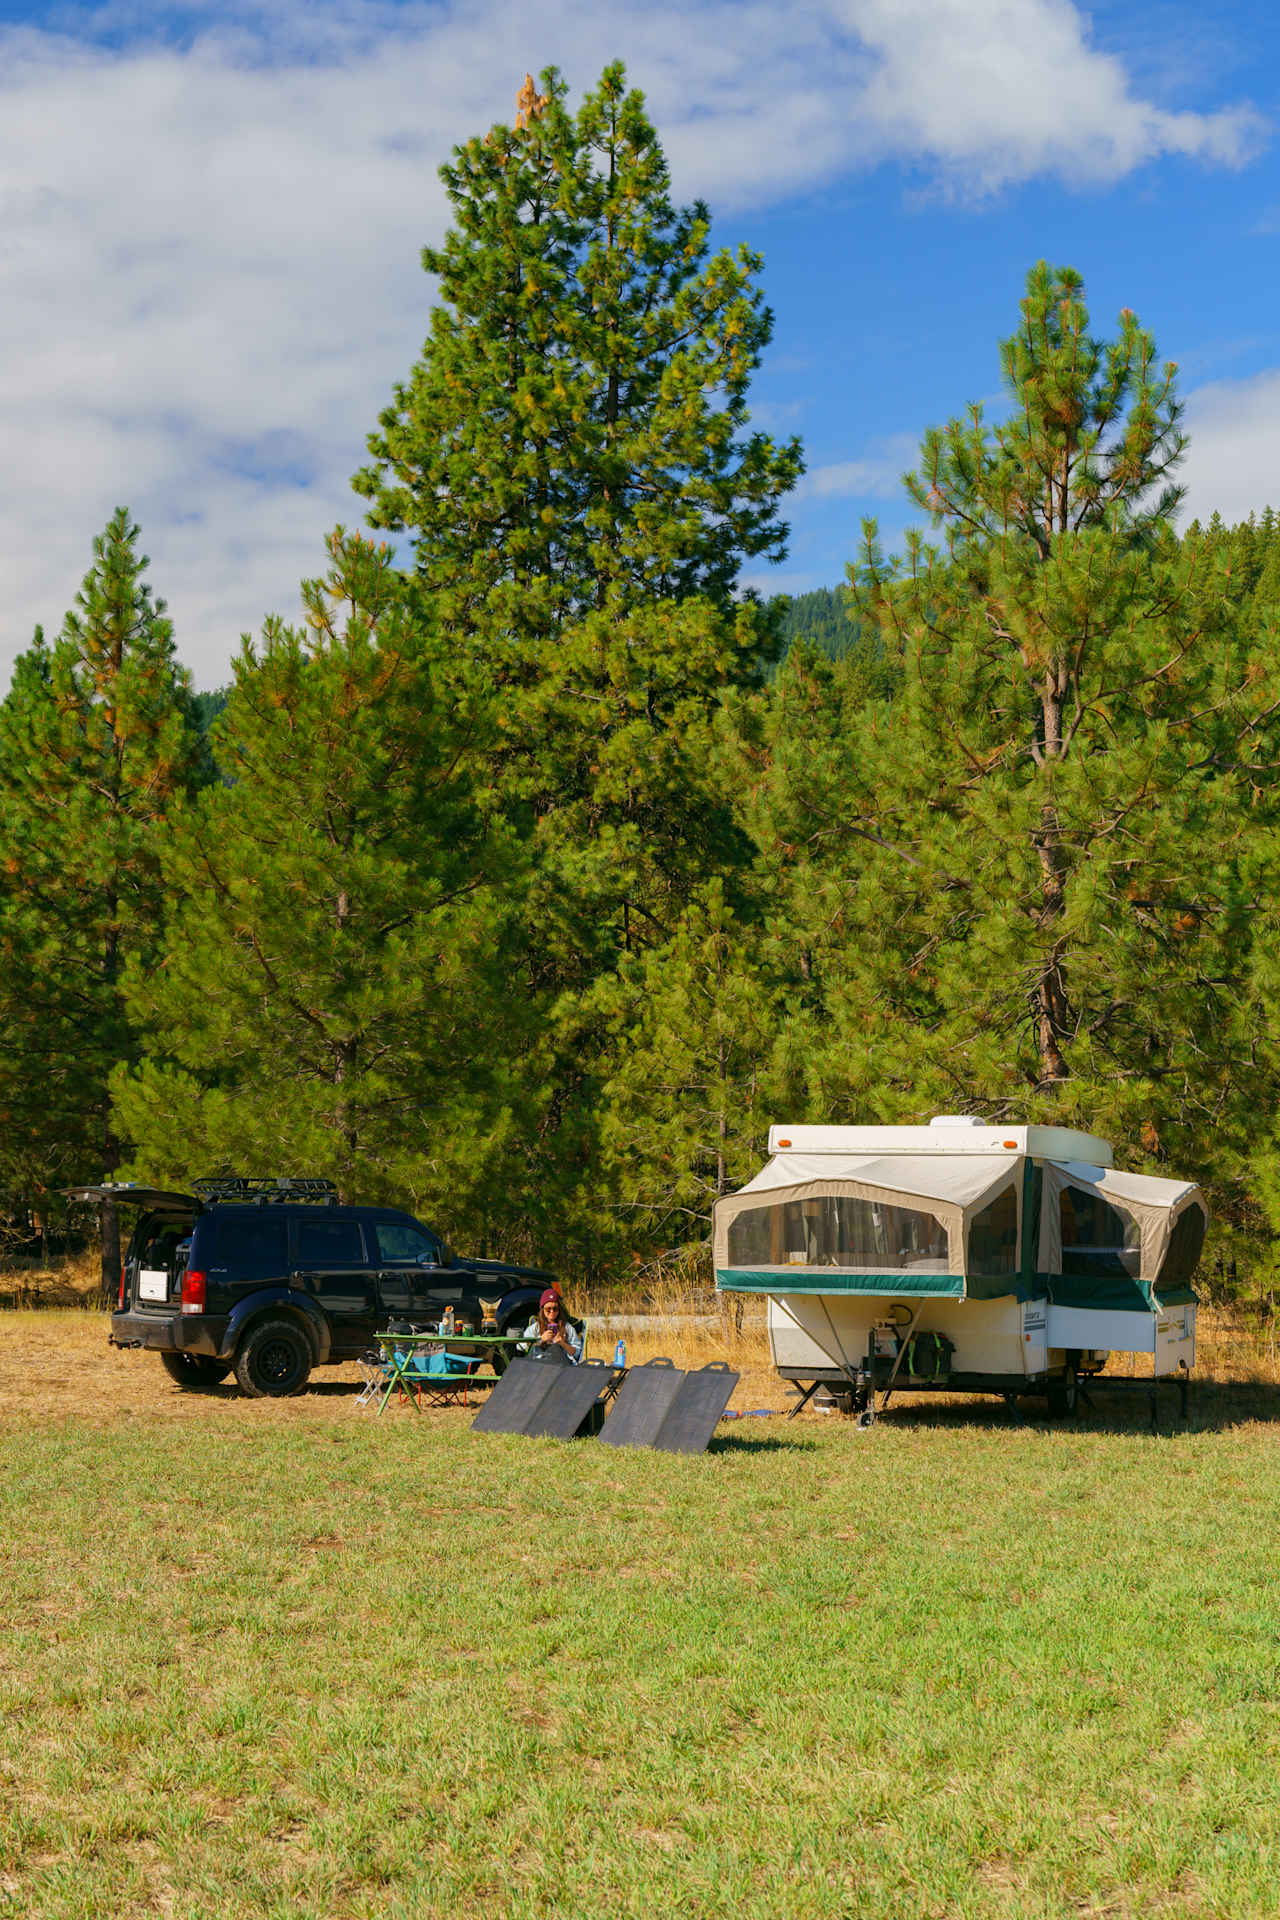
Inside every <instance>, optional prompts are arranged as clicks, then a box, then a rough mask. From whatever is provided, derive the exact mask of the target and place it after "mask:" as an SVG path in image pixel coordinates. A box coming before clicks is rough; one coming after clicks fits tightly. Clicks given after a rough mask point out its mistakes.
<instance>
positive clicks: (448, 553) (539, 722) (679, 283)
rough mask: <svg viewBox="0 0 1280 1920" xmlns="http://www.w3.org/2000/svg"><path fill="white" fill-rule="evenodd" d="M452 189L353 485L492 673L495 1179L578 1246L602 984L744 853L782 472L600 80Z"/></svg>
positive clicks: (499, 131)
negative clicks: (507, 830)
mask: <svg viewBox="0 0 1280 1920" xmlns="http://www.w3.org/2000/svg"><path fill="white" fill-rule="evenodd" d="M443 177H444V180H445V184H446V188H447V190H448V192H449V196H450V200H451V203H452V206H453V210H454V224H453V226H452V228H451V230H450V232H449V234H448V236H447V238H446V240H445V243H444V246H443V247H442V248H440V249H436V250H432V249H428V250H427V252H426V253H425V254H424V256H423V263H424V266H425V267H426V268H427V269H428V270H429V271H431V272H433V273H434V274H436V275H437V276H438V283H439V304H438V305H437V307H436V309H435V311H434V313H433V315H432V321H431V332H430V336H429V338H428V340H427V343H426V346H425V349H424V352H423V355H422V358H421V359H420V361H419V362H418V364H417V366H416V367H415V368H414V370H413V372H412V375H411V376H410V379H409V380H408V381H407V382H406V383H405V384H404V385H403V386H401V387H399V388H397V390H396V393H395V397H394V402H393V405H392V406H391V407H390V408H388V409H387V411H386V412H385V413H384V414H383V416H382V419H381V423H380V427H379V431H378V432H377V433H375V434H374V435H373V436H372V437H371V439H370V442H369V445H370V451H371V454H372V455H373V460H372V463H371V464H370V466H368V467H367V468H366V469H365V470H364V471H363V472H362V473H361V474H359V475H357V477H356V481H355V484H356V487H357V489H358V490H359V491H360V492H362V493H364V494H365V495H366V497H367V498H368V499H369V501H370V513H369V518H370V520H371V522H372V523H373V524H374V525H375V526H381V527H386V528H389V529H392V530H394V531H396V532H401V533H407V534H408V536H409V539H410V543H411V547H412V553H413V566H412V572H411V576H410V593H411V597H412V598H414V599H416V603H417V604H419V605H421V606H424V607H426V606H430V607H431V608H432V609H433V617H438V618H440V620H441V621H442V622H443V623H444V624H446V625H447V627H448V629H449V631H450V633H451V636H452V639H453V643H454V648H455V657H456V658H457V659H458V661H459V662H460V663H470V665H471V667H474V666H475V665H477V664H481V665H482V666H483V669H484V671H485V672H486V673H488V674H490V675H491V676H492V678H493V681H494V685H495V695H496V697H495V708H494V714H495V725H494V734H493V741H492V745H491V748H490V750H489V753H488V755H487V760H488V766H489V776H490V778H491V779H492V782H493V786H494V790H495V793H496V795H497V797H498V799H499V803H500V805H501V807H502V808H503V810H504V812H505V815H506V817H507V819H508V820H509V821H510V822H511V824H512V826H513V828H514V829H515V830H516V832H517V834H518V836H519V838H520V840H521V842H522V844H523V846H524V848H525V852H526V875H527V878H526V881H525V882H524V884H523V885H522V889H521V897H520V918H519V923H518V925H514V926H512V927H511V929H510V934H511V946H510V949H509V951H508V955H507V959H508V965H509V969H510V973H511V977H512V978H513V979H516V980H519V981H520V982H521V983H522V985H523V987H524V990H525V992H526V993H527V995H528V997H529V1001H530V1004H531V1005H536V1006H537V1007H538V1009H539V1012H540V1015H541V1026H540V1032H541V1039H540V1044H539V1047H538V1048H537V1050H536V1052H535V1053H534V1054H532V1055H531V1056H530V1057H529V1059H528V1062H527V1065H528V1068H529V1072H530V1075H531V1078H532V1079H534V1080H536V1083H537V1086H538V1089H539V1091H538V1095H537V1100H538V1115H539V1117H538V1121H537V1125H536V1127H535V1129H534V1137H535V1138H536V1140H537V1142H538V1143H539V1149H538V1150H539V1152H540V1154H541V1160H540V1163H539V1169H540V1170H539V1172H538V1173H537V1175H536V1177H532V1178H531V1177H530V1175H529V1172H528V1169H527V1168H523V1169H522V1170H521V1171H520V1172H519V1173H517V1171H516V1169H514V1168H513V1172H512V1179H513V1183H514V1182H515V1181H516V1180H517V1179H519V1180H520V1181H521V1183H522V1184H524V1185H526V1186H532V1187H534V1188H535V1189H536V1190H537V1191H538V1192H540V1193H542V1194H548V1193H551V1192H552V1191H554V1190H555V1189H556V1187H557V1186H559V1187H560V1189H561V1191H562V1194H563V1206H564V1224H563V1231H565V1232H570V1231H571V1229H570V1224H569V1223H570V1220H571V1218H577V1219H578V1220H579V1221H582V1220H585V1218H586V1217H587V1216H588V1215H589V1213H590V1211H591V1206H590V1204H589V1203H588V1202H586V1200H585V1197H584V1196H583V1195H582V1194H581V1192H580V1191H579V1184H578V1183H579V1182H580V1181H581V1180H584V1179H589V1178H592V1177H595V1176H594V1175H592V1173H591V1169H592V1167H593V1165H594V1146H593V1142H594V1139H595V1130H596V1128H597V1125H598V1120H599V1111H600V1101H601V1094H600V1089H601V1086H602V1084H603V1081H604V1080H605V1079H606V1078H607V1077H608V1076H609V1074H610V1073H611V1072H612V1071H613V1068H614V1065H615V1062H616V1058H617V1046H618V1044H619V1039H618V1035H617V1032H616V1028H615V1026H614V1024H613V1023H612V1022H610V1021H607V1020H605V1019H604V1018H603V1016H602V1014H601V1011H600V1003H599V1001H598V999H597V998H596V996H595V993H594V988H595V985H596V983H597V982H598V981H599V980H600V979H601V978H607V977H608V976H609V974H610V973H611V971H612V969H613V967H614V966H615V965H616V964H617V962H618V960H619V958H620V957H622V956H625V955H627V954H629V953H631V954H634V953H638V952H642V951H644V950H645V949H647V948H649V947H654V946H662V945H664V944H665V943H666V942H667V941H669V940H670V939H671V938H672V937H673V934H674V933H675V931H676V928H677V927H678V924H679V920H680V916H681V913H682V912H683V910H684V905H685V903H686V902H687V901H688V900H689V899H690V898H691V897H692V896H693V894H694V893H695V892H696V890H697V889H698V888H700V887H702V886H704V885H706V884H708V883H710V882H711V881H712V880H714V879H715V877H716V876H717V875H718V874H721V873H723V872H724V871H725V870H726V869H730V870H731V869H732V868H733V867H734V866H735V865H736V864H738V863H739V862H741V861H742V860H743V859H744V858H745V857H746V854H747V849H746V847H745V843H744V841H743V840H742V838H741V836H740V835H739V834H737V833H736V832H735V830H734V826H733V822H732V819H731V817H730V810H729V808H728V806H727V805H726V804H725V801H724V797H723V795H722V794H721V793H720V792H719V791H718V790H717V788H716V786H715V784H714V781H713V779H712V777H711V773H710V763H711V754H710V737H711V736H710V729H711V725H712V721H713V717H714V714H715V712H716V709H717V706H718V704H719V701H720V699H721V696H722V694H723V691H724V689H725V688H726V687H728V686H732V685H734V684H737V683H740V682H743V681H744V680H745V681H750V680H752V679H753V678H756V677H758V675H759V672H760V670H761V664H762V661H763V660H765V659H766V658H767V657H768V655H769V653H770V651H771V649H772V647H773V644H774V642H773V637H772V634H773V624H772V623H771V621H770V620H769V618H768V617H767V616H766V615H765V613H764V610H763V609H762V608H761V607H760V606H759V604H758V603H757V602H755V601H754V600H753V599H752V598H751V597H750V596H748V597H747V598H746V599H745V600H743V601H738V600H737V599H735V597H734V595H735V587H736V582H737V576H738V570H739V567H740V566H741V564H742V562H743V561H744V560H747V559H750V558H757V559H772V558H777V557H780V555H781V553H782V551H783V547H784V542H785V538H786V531H787V529H786V527H785V526H784V524H783V523H782V521H781V518H780V514H779V506H780V502H781V499H782V497H783V496H784V494H785V493H786V491H787V489H788V488H789V487H790V486H791V485H792V483H793V482H794V479H795V477H796V475H797V474H798V472H799V470H800V455H799V448H798V445H797V444H795V443H792V444H790V445H788V446H782V447H779V446H775V445H774V444H773V442H772V441H771V440H770V439H769V438H768V437H767V436H766V435H763V434H759V433H754V432H752V431H750V429H749V424H748V409H747V395H748V388H749V383H750V379H751V375H752V373H753V372H754V370H755V368H756V366H757V364H758V362H759V359H760V355H761V353H762V351H763V349H764V347H765V346H766V344H767V342H768V339H769V335H770V331H771V319H770V316H769V314H768V312H767V310H766V309H765V307H764V305H763V303H762V299H761V295H760V291H759V288H758V285H757V284H756V282H757V276H758V273H759V268H760V262H759V260H758V258H757V257H756V256H755V255H753V254H751V253H750V252H749V251H747V250H745V249H742V250H740V251H739V252H738V253H737V254H736V255H730V254H728V253H725V252H721V253H717V254H714V255H713V254H712V252H711V249H710V243H709V222H708V216H707V211H706V208H705V207H703V206H702V205H700V204H698V205H695V206H693V207H689V208H684V209H678V208H676V207H675V206H674V205H673V204H672V201H671V198H670V191H669V176H668V170H667V165H666V161H665V158H664V156H663V152H662V148H661V145H660V143H659V141H658V138H657V136H656V134H655V132H654V129H653V127H652V125H651V124H650V122H649V120H648V117H647V115H646V113H645V109H644V102H643V98H642V96H641V95H640V94H639V93H637V92H635V91H632V90H628V88H627V86H626V82H625V75H624V73H623V69H622V68H621V66H612V67H610V68H608V69H607V70H606V72H605V74H604V76H603V77H602V80H601V82H600V85H599V87H598V88H597V89H596V90H595V91H594V92H592V93H590V94H588V96H587V97H586V99H585V100H584V101H583V103H582V106H581V107H580V109H579V110H578V112H577V113H576V114H570V112H569V111H568V109H567V107H566V105H565V87H564V84H563V83H562V81H561V80H560V78H559V76H558V74H556V73H555V72H554V71H549V72H547V73H546V74H544V75H543V77H542V82H541V92H537V91H536V90H535V89H534V88H533V87H532V83H531V82H530V83H528V85H527V87H526V91H525V94H524V95H523V96H522V108H521V113H520V115H519V116H518V120H517V125H516V126H515V127H514V128H508V127H495V128H493V129H492V130H491V131H490V133H489V134H488V135H487V136H486V137H485V138H484V139H476V140H472V141H470V142H468V143H467V144H466V145H465V146H463V147H461V148H460V149H458V150H457V152H456V153H455V155H454V159H453V162H452V164H451V165H450V166H448V167H446V168H445V169H444V172H443ZM583 1247H584V1253H586V1254H588V1255H589V1257H594V1256H593V1255H592V1254H591V1253H590V1250H591V1249H592V1248H595V1247H598V1234H597V1232H596V1230H595V1228H594V1227H593V1228H592V1229H591V1231H590V1233H589V1235H588V1234H584V1236H583Z"/></svg>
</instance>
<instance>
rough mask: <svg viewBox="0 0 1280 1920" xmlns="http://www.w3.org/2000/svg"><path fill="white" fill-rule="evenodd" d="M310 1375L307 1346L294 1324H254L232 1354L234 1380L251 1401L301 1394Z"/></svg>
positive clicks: (274, 1321)
mask: <svg viewBox="0 0 1280 1920" xmlns="http://www.w3.org/2000/svg"><path fill="white" fill-rule="evenodd" d="M310 1372H311V1342H310V1341H309V1340H308V1338H307V1336H306V1334H305V1333H304V1332H303V1331H302V1328H301V1327H300V1326H299V1325H298V1324H297V1322H296V1321H295V1320H255V1322H254V1324H253V1325H252V1326H251V1327H250V1329H249V1331H248V1333H246V1335H245V1336H244V1339H243V1340H242V1341H241V1342H240V1346H239V1349H238V1351H237V1353H236V1379H237V1380H238V1381H239V1382H240V1387H241V1390H242V1391H243V1392H244V1393H247V1394H248V1395H249V1397H250V1399H252V1400H280V1399H283V1398H285V1396H286V1395H288V1394H291V1393H301V1392H302V1389H303V1388H304V1387H305V1386H306V1384H307V1376H308V1374H309V1373H310Z"/></svg>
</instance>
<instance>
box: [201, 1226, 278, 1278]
mask: <svg viewBox="0 0 1280 1920" xmlns="http://www.w3.org/2000/svg"><path fill="white" fill-rule="evenodd" d="M287 1225H288V1223H287V1222H286V1221H285V1220H282V1219H281V1218H280V1216H279V1215H278V1214H276V1215H272V1214H270V1213H266V1212H262V1213H258V1212H254V1213H228V1212H224V1211H222V1210H220V1209H215V1211H213V1212H212V1213H206V1214H203V1215H202V1216H201V1218H200V1219H199V1220H198V1221H197V1222H196V1234H195V1244H194V1246H193V1247H192V1251H191V1264H192V1266H193V1267H203V1268H205V1269H206V1270H208V1269H210V1268H214V1269H216V1268H219V1267H225V1268H226V1269H227V1271H228V1273H229V1274H230V1275H232V1277H234V1278H235V1279H237V1280H240V1279H243V1280H273V1279H277V1278H279V1277H280V1276H282V1275H283V1274H285V1273H287V1272H288V1269H289V1248H288V1241H287V1239H286V1231H287Z"/></svg>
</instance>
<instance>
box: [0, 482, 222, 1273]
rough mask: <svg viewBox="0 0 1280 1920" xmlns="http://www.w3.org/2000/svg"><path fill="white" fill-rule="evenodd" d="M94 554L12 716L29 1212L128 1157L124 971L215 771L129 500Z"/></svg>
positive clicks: (20, 1111) (15, 1122)
mask: <svg viewBox="0 0 1280 1920" xmlns="http://www.w3.org/2000/svg"><path fill="white" fill-rule="evenodd" d="M93 552H94V561H93V566H92V567H91V569H90V571H89V573H88V574H87V575H86V577H85V580H84V584H83V586H82V588H81V590H80V593H79V594H78V596H77V599H76V604H75V607H74V608H73V609H72V611H71V612H69V613H68V614H67V616H66V619H65V621H64V623H63V627H62V630H61V632H60V634H59V635H58V637H57V639H56V640H55V641H54V642H53V643H52V645H49V644H47V643H46V641H45V639H44V637H43V635H42V634H40V633H37V635H36V640H35V644H34V645H33V646H32V648H31V649H30V650H29V651H28V652H27V653H26V654H24V655H23V656H22V657H21V658H20V659H19V661H18V662H17V665H16V667H15V670H14V676H13V682H12V685H11V687H10V690H9V693H8V695H7V697H6V699H5V700H4V702H3V704H2V705H0V862H2V872H0V956H2V958H3V964H2V965H0V1022H2V1023H3V1027H4V1031H5V1035H6V1041H5V1046H4V1049H3V1050H2V1051H0V1115H2V1116H3V1120H4V1125H3V1128H2V1129H0V1137H2V1138H3V1140H4V1142H5V1146H4V1158H5V1162H6V1168H5V1182H6V1185H7V1186H8V1188H9V1191H10V1194H11V1195H12V1196H13V1198H14V1202H15V1204H17V1205H19V1206H23V1207H28V1208H31V1207H34V1208H35V1209H36V1210H37V1211H38V1212H40V1213H45V1212H47V1210H48V1209H49V1207H50V1206H51V1205H52V1204H54V1202H53V1199H52V1190H53V1189H55V1188H57V1187H58V1186H60V1185H62V1184H63V1183H65V1182H70V1181H79V1180H84V1179H86V1178H100V1177H101V1176H102V1175H104V1174H106V1175H110V1174H111V1173H112V1172H113V1171H114V1170H115V1168H116V1166H117V1163H118V1161H119V1158H120V1151H121V1148H120V1141H119V1138H118V1135H117V1132H116V1129H115V1126H114V1123H113V1120H112V1116H111V1110H110V1097H109V1091H108V1080H109V1076H110V1073H111V1071H112V1069H113V1068H114V1067H115V1066H116V1064H117V1063H118V1062H120V1061H128V1060H130V1059H133V1058H135V1057H136V1053H137V1043H136V1041H135V1038H134V1036H133V1034H132V1033H131V1031H130V1029H129V1026H128V1023H127V1021H126V1019H125V1015H124V1008H123V1000H122V980H123V974H124V970H125V967H126V964H127V963H128V962H129V961H130V960H136V961H139V962H141V963H143V964H146V963H148V962H149V961H150V959H151V958H152V957H153V956H154V954H155V952H156V950H157V947H158V944H159V939H160V931H161V926H162V923H163V919H164V913H165V908H166V905H167V903H168V900H169V898H170V878H169V875H168V874H167V872H166V870H165V867H164V863H163V860H162V856H161V854H160V851H159V829H160V827H161V826H162V824H163V821H164V818H165V815H166V813H167V811H168V810H169V809H170V808H171V807H172V806H173V805H174V804H175V802H176V801H177V800H179V799H180V798H181V797H182V796H184V795H185V794H187V793H189V792H190V791H191V790H192V788H193V786H194V785H195V784H197V782H198V780H199V778H200V776H201V772H202V769H203V767H204V764H205V762H204V755H203V749H202V746H201V742H200V738H199V734H198V730H197V728H196V724H195V715H194V708H193V702H192V696H191V690H190V686H189V683H188V679H187V676H186V674H185V673H184V672H183V670H182V669H181V668H179V667H178V665H177V664H176V660H175V654H174V643H173V632H172V627H171V625H170V623H169V621H168V619H167V618H166V617H165V607H164V602H163V601H159V600H153V599H152V597H151V589H150V587H149V585H148V584H147V582H146V580H145V579H144V574H145V572H146V568H147V565H148V562H147V560H146V558H145V556H144V555H142V554H141V553H140V552H139V551H138V529H137V527H136V526H135V525H134V524H133V523H132V521H131V520H130V517H129V514H128V512H127V511H126V510H125V509H124V508H123V507H122V508H119V509H118V510H117V511H116V512H115V513H114V514H113V516H112V518H111V520H110V521H109V522H108V524H107V527H106V529H105V531H104V532H103V533H102V534H101V535H100V536H99V537H98V538H97V539H96V540H95V541H94V547H93ZM114 1265H115V1248H114V1246H112V1245H108V1246H107V1247H105V1248H104V1273H105V1272H106V1271H107V1270H108V1269H112V1268H114Z"/></svg>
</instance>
